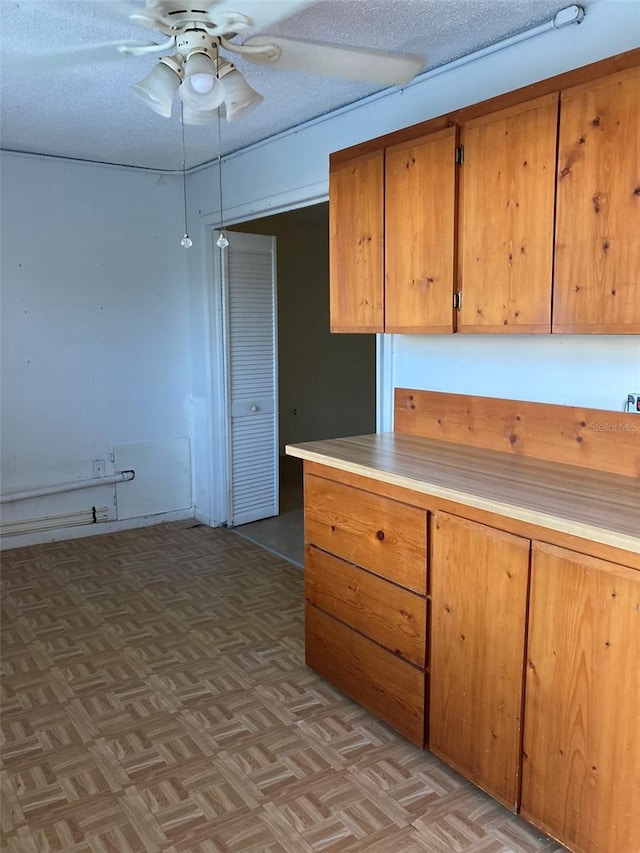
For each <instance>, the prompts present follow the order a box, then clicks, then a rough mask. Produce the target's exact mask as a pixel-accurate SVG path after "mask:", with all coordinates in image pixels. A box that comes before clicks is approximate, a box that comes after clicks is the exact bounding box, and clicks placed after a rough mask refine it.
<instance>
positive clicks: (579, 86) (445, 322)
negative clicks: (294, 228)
mask: <svg viewBox="0 0 640 853" xmlns="http://www.w3.org/2000/svg"><path fill="white" fill-rule="evenodd" d="M639 62H640V53H639V52H638V51H630V52H629V53H628V54H623V55H622V56H621V57H614V58H612V59H610V60H603V61H601V62H600V63H594V65H593V66H588V67H587V68H585V69H576V70H575V71H573V72H567V73H566V74H564V75H559V76H558V77H556V78H553V79H552V80H547V81H541V82H540V83H537V84H535V85H533V86H528V87H526V89H524V90H520V92H513V93H507V94H506V95H501V96H499V97H497V98H493V99H491V100H490V101H486V102H484V103H481V104H474V105H472V106H470V107H466V108H464V109H461V110H458V111H457V112H455V113H452V114H450V115H445V116H440V117H437V118H434V119H430V120H429V121H426V122H423V123H421V124H420V125H416V126H415V128H405V129H403V130H399V131H397V132H396V133H392V134H388V135H387V136H385V137H381V138H379V139H377V140H372V142H371V143H370V144H367V143H363V144H362V145H359V146H356V147H354V149H352V150H348V151H344V152H338V155H332V158H331V163H330V172H329V217H330V255H331V276H330V292H331V300H330V301H331V330H332V331H341V332H384V331H386V332H399V333H412V332H413V333H425V332H438V333H442V332H452V331H453V332H484V333H497V332H501V333H504V332H506V333H513V332H523V333H531V332H535V333H543V332H551V331H554V332H560V333H567V332H576V333H585V332H586V333H589V332H593V333H604V334H621V333H626V334H630V333H634V334H635V333H638V332H640V283H639V281H638V269H640V241H638V239H637V236H636V235H637V234H638V233H639V232H640V147H639V144H638V139H640V65H639ZM620 68H623V69H624V70H619V69H620ZM612 69H615V70H616V73H615V74H612V73H611V70H612ZM458 136H459V140H460V142H461V143H462V147H461V148H458V146H457V139H458ZM372 146H373V147H372ZM460 159H463V162H462V164H461V165H460V166H459V167H458V166H456V160H460ZM556 196H557V208H556ZM554 231H555V236H554ZM454 302H455V306H456V309H455V310H454Z"/></svg>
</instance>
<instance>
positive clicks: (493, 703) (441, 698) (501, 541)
mask: <svg viewBox="0 0 640 853" xmlns="http://www.w3.org/2000/svg"><path fill="white" fill-rule="evenodd" d="M431 532H432V536H433V544H432V563H431V700H430V735H429V748H430V749H431V750H432V752H434V753H435V754H436V755H438V756H439V757H440V758H443V759H444V760H445V761H446V762H448V763H449V764H451V766H452V767H455V769H456V770H458V771H459V772H460V773H462V774H463V775H464V776H466V777H467V778H469V779H471V781H472V782H475V784H476V785H479V786H480V787H481V788H484V790H485V791H487V792H488V793H490V794H491V795H492V796H493V797H495V798H496V799H497V800H500V802H501V803H504V804H505V805H506V806H508V807H509V808H511V809H515V808H516V807H517V804H518V798H519V777H520V738H521V726H522V690H523V683H524V650H525V632H526V621H527V594H528V584H529V550H530V542H529V540H528V539H523V538H522V537H520V536H514V535H512V534H511V533H505V532H504V531H501V530H495V529H493V528H491V527H487V526H485V525H484V524H478V523H476V522H473V521H468V520H466V519H463V518H457V517H456V516H453V515H449V514H447V513H444V512H439V511H438V512H436V513H434V515H433V520H432V528H431Z"/></svg>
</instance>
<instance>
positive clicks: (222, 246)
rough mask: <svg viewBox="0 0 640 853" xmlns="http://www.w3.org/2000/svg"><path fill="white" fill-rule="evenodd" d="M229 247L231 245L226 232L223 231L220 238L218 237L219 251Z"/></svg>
mask: <svg viewBox="0 0 640 853" xmlns="http://www.w3.org/2000/svg"><path fill="white" fill-rule="evenodd" d="M228 245H229V241H228V240H227V238H226V237H225V233H224V231H221V232H220V236H219V237H218V239H217V240H216V246H217V247H218V248H219V249H226V248H227V246H228Z"/></svg>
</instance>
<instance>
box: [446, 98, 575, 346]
mask: <svg viewBox="0 0 640 853" xmlns="http://www.w3.org/2000/svg"><path fill="white" fill-rule="evenodd" d="M557 131H558V94H557V93H554V94H552V95H547V96H545V97H543V98H538V99H536V100H533V101H529V102H528V103H525V104H521V105H519V106H516V107H511V108H509V109H506V110H501V111H500V112H497V113H493V114H492V115H488V116H483V117H482V118H479V119H475V120H473V121H469V122H467V123H466V124H465V125H464V126H463V129H462V136H461V141H462V143H463V145H464V163H463V165H462V167H461V174H460V191H461V195H460V226H459V227H460V231H459V240H460V250H459V259H460V269H459V284H460V290H461V293H462V307H461V310H460V311H459V313H458V320H457V330H458V331H460V332H549V331H551V276H552V265H553V219H554V201H555V164H556V143H557Z"/></svg>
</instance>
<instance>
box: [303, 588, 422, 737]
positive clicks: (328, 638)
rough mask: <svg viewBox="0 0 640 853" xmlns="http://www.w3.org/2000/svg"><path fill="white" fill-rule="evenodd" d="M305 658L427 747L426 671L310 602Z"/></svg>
mask: <svg viewBox="0 0 640 853" xmlns="http://www.w3.org/2000/svg"><path fill="white" fill-rule="evenodd" d="M305 655H306V662H307V665H308V666H310V667H311V669H314V670H315V671H316V672H317V673H319V674H320V675H322V676H323V678H326V679H327V681H330V682H331V683H332V684H334V685H335V686H336V687H337V688H338V689H339V690H342V691H343V693H346V694H347V696H350V697H351V698H352V699H354V700H355V701H356V702H359V703H360V705H362V706H363V707H365V708H366V709H367V710H368V711H371V713H373V714H375V715H376V716H377V717H379V718H380V719H381V720H383V721H384V722H385V723H388V724H389V725H390V726H391V727H392V728H394V729H396V731H398V732H400V734H402V735H404V736H405V737H406V738H408V739H409V740H410V741H412V743H415V744H416V746H420V747H422V746H423V745H424V701H425V674H424V672H422V671H421V670H419V669H417V668H416V667H414V666H411V664H409V663H406V661H403V660H401V659H400V658H398V657H396V656H395V655H393V654H391V652H388V651H386V650H385V649H383V648H381V647H380V646H378V645H376V644H375V643H373V642H371V640H367V639H366V637H363V636H362V635H361V634H357V633H356V632H355V631H352V630H351V629H350V628H347V627H346V626H345V625H343V624H342V623H341V622H338V621H337V620H336V619H333V617H331V616H327V615H326V614H325V613H322V611H320V610H318V609H317V608H315V607H313V606H311V605H309V604H308V605H307V606H306V609H305Z"/></svg>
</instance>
